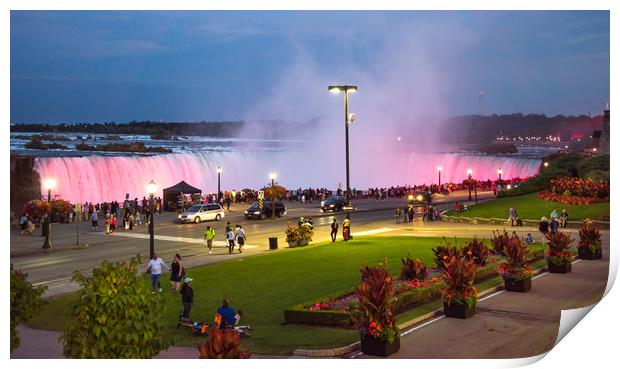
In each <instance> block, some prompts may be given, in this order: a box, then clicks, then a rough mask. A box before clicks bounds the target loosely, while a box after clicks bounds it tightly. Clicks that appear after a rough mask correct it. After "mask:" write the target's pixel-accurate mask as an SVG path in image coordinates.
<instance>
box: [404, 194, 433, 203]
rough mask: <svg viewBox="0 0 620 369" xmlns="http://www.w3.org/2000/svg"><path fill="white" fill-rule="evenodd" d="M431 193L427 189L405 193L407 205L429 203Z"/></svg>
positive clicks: (431, 196) (431, 200)
mask: <svg viewBox="0 0 620 369" xmlns="http://www.w3.org/2000/svg"><path fill="white" fill-rule="evenodd" d="M432 202H433V195H432V194H431V193H430V192H429V191H418V192H414V193H412V194H409V195H407V205H430V204H431V203H432Z"/></svg>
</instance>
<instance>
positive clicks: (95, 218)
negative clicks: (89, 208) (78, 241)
mask: <svg viewBox="0 0 620 369" xmlns="http://www.w3.org/2000/svg"><path fill="white" fill-rule="evenodd" d="M98 221H99V216H98V215H97V212H96V211H93V212H91V213H90V222H91V224H92V225H93V231H94V230H96V229H97V228H98V224H97V222H98Z"/></svg>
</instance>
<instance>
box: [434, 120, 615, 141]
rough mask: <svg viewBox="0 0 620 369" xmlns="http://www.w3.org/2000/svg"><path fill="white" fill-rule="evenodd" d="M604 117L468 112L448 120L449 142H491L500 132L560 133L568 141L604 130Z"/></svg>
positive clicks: (517, 133) (447, 137) (516, 133)
mask: <svg viewBox="0 0 620 369" xmlns="http://www.w3.org/2000/svg"><path fill="white" fill-rule="evenodd" d="M602 125H603V116H602V115H598V116H595V117H589V116H587V115H579V116H565V115H556V116H554V117H548V116H546V115H544V114H527V115H523V114H521V113H515V114H504V115H496V114H494V115H488V116H481V115H466V116H458V117H452V118H448V119H446V120H445V121H444V128H446V129H444V132H445V135H444V137H445V140H446V142H455V143H461V142H466V143H487V142H490V141H494V140H495V139H496V137H498V136H500V135H504V136H505V135H508V136H523V137H525V136H541V137H546V136H548V135H554V136H560V138H561V139H562V140H568V139H570V137H571V136H572V135H573V134H583V135H584V136H585V137H588V136H590V135H592V132H593V131H594V130H600V129H601V127H602Z"/></svg>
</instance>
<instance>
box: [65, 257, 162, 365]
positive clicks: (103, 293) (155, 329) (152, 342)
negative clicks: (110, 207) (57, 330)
mask: <svg viewBox="0 0 620 369" xmlns="http://www.w3.org/2000/svg"><path fill="white" fill-rule="evenodd" d="M139 263H140V257H138V258H137V259H136V258H131V260H130V262H129V263H126V262H121V263H110V262H107V261H104V262H103V263H102V264H101V266H100V267H99V268H95V269H93V275H92V277H87V276H84V275H82V274H80V273H79V272H75V273H74V274H73V279H72V280H73V281H75V282H77V283H79V284H80V285H82V286H83V288H82V289H81V290H80V294H79V297H78V299H77V300H76V301H75V302H74V305H73V309H72V316H73V319H72V320H70V321H69V322H68V324H67V326H66V327H65V331H64V334H63V336H62V338H61V339H62V342H63V346H64V353H65V355H66V356H69V357H74V358H125V359H130V358H140V359H146V358H151V357H153V356H155V355H157V354H158V353H159V352H160V351H161V350H164V349H166V348H168V346H170V344H171V342H170V341H169V339H168V338H166V337H164V336H163V328H164V324H163V321H164V316H163V310H164V309H163V306H162V300H161V299H162V298H161V295H151V291H150V289H149V287H148V285H147V283H145V280H144V278H143V277H141V276H138V273H137V270H138V265H139Z"/></svg>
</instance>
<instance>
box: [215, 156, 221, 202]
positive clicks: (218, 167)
mask: <svg viewBox="0 0 620 369" xmlns="http://www.w3.org/2000/svg"><path fill="white" fill-rule="evenodd" d="M216 171H217V203H218V204H219V203H220V199H221V198H220V193H221V191H220V177H221V176H222V166H221V165H218V166H217V169H216Z"/></svg>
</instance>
